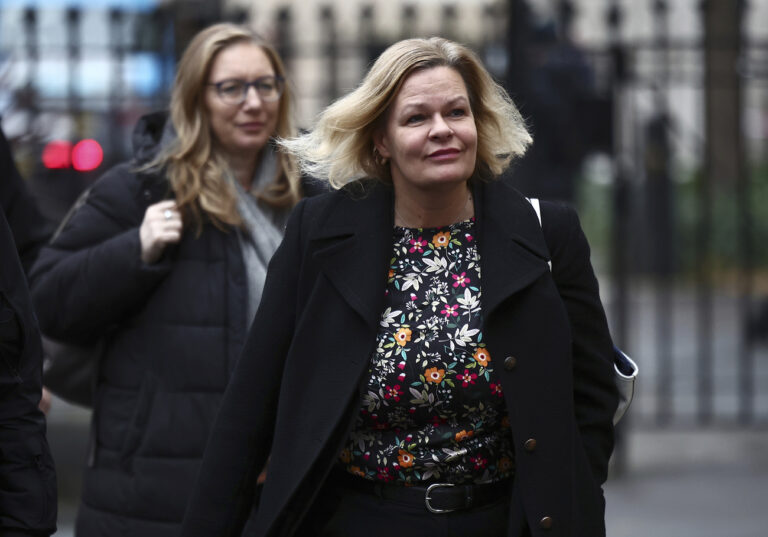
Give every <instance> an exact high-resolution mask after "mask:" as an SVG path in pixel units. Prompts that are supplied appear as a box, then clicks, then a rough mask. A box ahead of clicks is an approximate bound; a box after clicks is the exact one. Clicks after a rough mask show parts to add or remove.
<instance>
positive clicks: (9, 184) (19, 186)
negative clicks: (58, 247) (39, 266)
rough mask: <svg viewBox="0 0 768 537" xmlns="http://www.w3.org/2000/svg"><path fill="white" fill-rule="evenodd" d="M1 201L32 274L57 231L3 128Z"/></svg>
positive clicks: (0, 140)
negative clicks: (32, 191)
mask: <svg viewBox="0 0 768 537" xmlns="http://www.w3.org/2000/svg"><path fill="white" fill-rule="evenodd" d="M0 204H2V210H3V212H5V218H6V220H7V221H8V225H9V226H10V228H11V232H12V233H13V238H14V240H15V242H16V250H17V252H18V255H19V258H20V259H21V265H22V267H23V268H24V273H25V274H27V273H29V270H30V269H31V268H32V264H33V263H34V262H35V259H36V258H37V254H38V253H39V252H40V249H41V248H42V247H43V246H44V245H45V243H46V241H47V240H48V238H49V237H50V236H51V233H52V232H53V225H52V224H51V223H50V222H48V221H47V220H46V219H45V217H44V216H43V214H42V213H41V212H40V209H39V208H38V206H37V203H36V202H35V200H34V198H33V196H32V194H30V192H29V189H28V188H27V185H26V184H25V183H24V179H23V178H22V177H21V175H20V174H19V170H18V169H16V164H14V162H13V156H12V155H11V148H10V146H9V144H8V140H6V138H5V134H4V133H3V131H2V129H0Z"/></svg>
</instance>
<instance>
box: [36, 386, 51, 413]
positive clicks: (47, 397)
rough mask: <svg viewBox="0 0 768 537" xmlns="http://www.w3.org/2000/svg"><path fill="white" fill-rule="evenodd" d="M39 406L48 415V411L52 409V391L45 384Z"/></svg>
mask: <svg viewBox="0 0 768 537" xmlns="http://www.w3.org/2000/svg"><path fill="white" fill-rule="evenodd" d="M37 408H39V409H40V411H41V412H42V413H43V414H45V415H48V412H50V410H51V392H49V391H48V388H46V387H45V386H43V394H42V396H41V397H40V403H39V404H38V405H37Z"/></svg>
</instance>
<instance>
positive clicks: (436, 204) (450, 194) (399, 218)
mask: <svg viewBox="0 0 768 537" xmlns="http://www.w3.org/2000/svg"><path fill="white" fill-rule="evenodd" d="M474 214H475V210H474V205H473V204H472V194H471V192H470V190H469V188H468V186H467V184H466V183H461V184H459V185H456V188H450V189H445V190H441V191H434V190H432V189H430V190H427V191H420V190H415V191H414V190H412V189H408V191H407V192H402V189H400V191H398V188H397V187H395V225H396V226H401V227H409V228H420V227H442V226H447V225H450V224H454V223H456V222H462V221H464V220H467V219H469V218H471V217H472V216H474Z"/></svg>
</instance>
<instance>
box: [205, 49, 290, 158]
mask: <svg viewBox="0 0 768 537" xmlns="http://www.w3.org/2000/svg"><path fill="white" fill-rule="evenodd" d="M274 75H275V71H274V69H273V68H272V64H271V63H270V61H269V58H268V57H267V55H266V53H265V52H264V51H263V50H262V49H261V47H259V46H258V45H254V44H252V43H237V44H234V45H230V46H229V47H227V48H225V49H223V50H221V51H220V52H219V53H218V54H217V55H216V57H215V58H214V59H213V64H212V65H211V72H210V74H209V75H208V81H207V82H208V84H216V83H218V82H222V81H225V80H240V81H246V82H252V81H254V80H256V79H257V78H260V77H263V76H274ZM205 107H206V109H207V111H208V118H209V121H210V125H211V131H212V133H213V136H214V138H215V140H216V142H217V144H218V147H219V148H220V149H221V150H222V151H223V152H224V153H230V154H232V153H235V154H236V153H246V154H248V153H253V155H254V157H255V156H256V154H258V152H259V151H260V150H261V148H262V147H264V145H265V144H266V143H267V141H269V139H270V138H271V137H272V136H273V135H274V133H275V129H276V128H277V117H278V109H279V107H280V100H279V99H278V100H277V101H265V100H263V99H262V98H261V97H259V94H258V93H257V92H256V89H255V88H253V87H250V88H248V93H247V95H246V98H245V100H244V101H243V102H242V103H240V104H238V105H233V104H228V103H225V102H224V101H223V100H222V99H221V98H220V97H219V95H218V94H217V92H216V88H215V87H213V86H210V85H209V86H207V87H206V93H205Z"/></svg>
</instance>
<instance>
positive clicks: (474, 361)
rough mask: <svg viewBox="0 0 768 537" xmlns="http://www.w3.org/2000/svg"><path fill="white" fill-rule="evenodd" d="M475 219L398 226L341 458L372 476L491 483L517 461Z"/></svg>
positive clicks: (351, 468)
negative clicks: (492, 342) (491, 347)
mask: <svg viewBox="0 0 768 537" xmlns="http://www.w3.org/2000/svg"><path fill="white" fill-rule="evenodd" d="M474 229H475V222H474V219H472V220H467V221H464V222H459V223H457V224H453V225H451V226H447V227H442V228H419V229H412V228H402V227H395V231H394V249H393V255H392V260H391V262H390V268H389V276H388V280H387V290H386V295H387V297H386V298H387V299H386V305H385V309H384V312H383V313H382V315H381V321H380V324H379V332H378V336H377V345H376V350H375V351H374V353H373V355H372V356H371V360H370V367H369V370H368V378H367V380H366V381H365V385H364V390H363V398H362V405H361V408H360V412H359V414H358V416H357V419H356V422H355V424H354V425H353V428H352V432H351V434H350V436H349V438H348V441H347V444H346V447H345V448H344V449H343V450H342V452H341V454H340V456H339V458H340V461H341V464H342V465H343V466H344V468H345V469H346V470H347V471H348V472H350V473H352V474H355V475H359V476H361V477H365V478H367V479H371V480H380V481H389V482H399V483H403V484H418V483H432V482H451V483H485V482H492V481H497V480H500V479H503V478H507V477H510V476H511V475H512V473H513V469H514V453H513V448H512V441H511V433H510V428H509V421H508V418H507V412H506V407H505V403H504V394H503V392H502V389H501V383H500V381H499V379H498V376H497V374H496V373H495V372H494V362H493V358H492V356H491V354H490V353H489V351H488V349H487V348H486V346H485V342H484V340H483V332H482V328H483V319H482V314H481V310H480V298H481V287H480V258H479V253H478V250H477V243H476V240H475V237H474V235H475V233H474Z"/></svg>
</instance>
